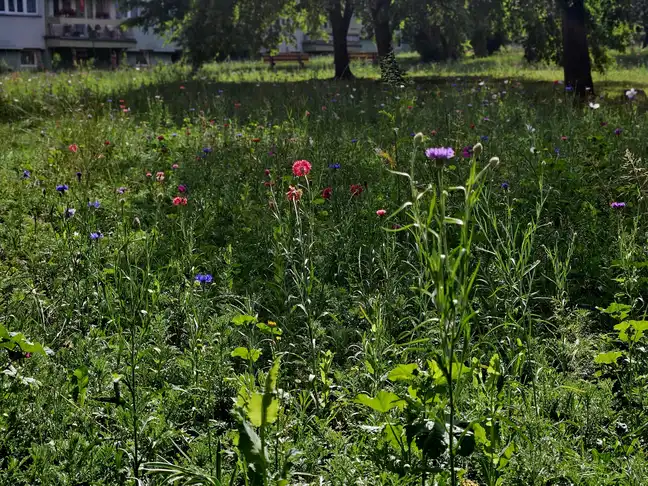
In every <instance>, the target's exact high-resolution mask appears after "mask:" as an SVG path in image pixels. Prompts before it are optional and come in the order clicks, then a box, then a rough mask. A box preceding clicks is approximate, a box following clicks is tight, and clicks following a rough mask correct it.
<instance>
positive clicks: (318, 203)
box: [313, 197, 326, 206]
mask: <svg viewBox="0 0 648 486" xmlns="http://www.w3.org/2000/svg"><path fill="white" fill-rule="evenodd" d="M325 202H326V199H324V198H323V197H318V198H317V199H313V204H317V205H318V206H319V205H321V204H324V203H325Z"/></svg>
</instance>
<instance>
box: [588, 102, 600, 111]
mask: <svg viewBox="0 0 648 486" xmlns="http://www.w3.org/2000/svg"><path fill="white" fill-rule="evenodd" d="M589 107H590V108H591V109H592V110H598V109H599V108H600V107H601V105H599V104H598V103H590V104H589Z"/></svg>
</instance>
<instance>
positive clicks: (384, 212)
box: [376, 209, 387, 217]
mask: <svg viewBox="0 0 648 486" xmlns="http://www.w3.org/2000/svg"><path fill="white" fill-rule="evenodd" d="M376 214H377V215H378V216H380V217H382V216H385V215H386V214H387V211H386V210H385V209H379V210H378V211H376Z"/></svg>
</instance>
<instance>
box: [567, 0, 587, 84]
mask: <svg viewBox="0 0 648 486" xmlns="http://www.w3.org/2000/svg"><path fill="white" fill-rule="evenodd" d="M563 67H564V71H565V86H571V87H572V88H573V89H574V91H575V92H576V93H578V94H579V95H581V96H585V95H586V94H587V93H588V92H589V93H591V94H593V93H594V82H593V81H592V64H591V62H590V57H589V47H588V45H587V29H586V27H585V1H584V0H563Z"/></svg>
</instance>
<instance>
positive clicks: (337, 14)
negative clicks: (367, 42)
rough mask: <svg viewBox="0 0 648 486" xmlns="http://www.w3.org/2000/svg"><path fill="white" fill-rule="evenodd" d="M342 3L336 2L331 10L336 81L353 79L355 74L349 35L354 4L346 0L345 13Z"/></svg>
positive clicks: (340, 0)
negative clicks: (350, 62)
mask: <svg viewBox="0 0 648 486" xmlns="http://www.w3.org/2000/svg"><path fill="white" fill-rule="evenodd" d="M342 1H343V0H337V1H335V2H334V3H333V4H332V5H331V9H330V10H329V18H330V20H331V29H332V30H333V56H334V63H335V79H352V78H353V73H352V72H351V66H350V65H349V47H348V45H347V34H348V33H349V25H351V17H352V16H353V4H352V3H351V0H344V12H343V11H342Z"/></svg>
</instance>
